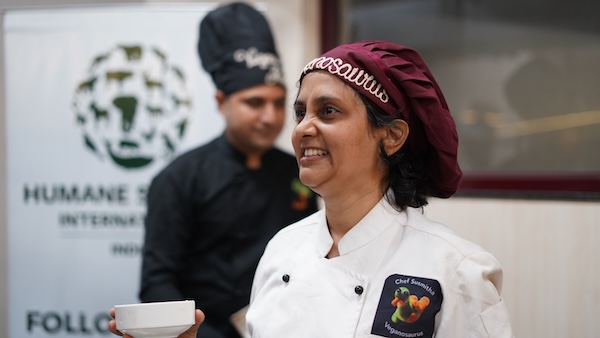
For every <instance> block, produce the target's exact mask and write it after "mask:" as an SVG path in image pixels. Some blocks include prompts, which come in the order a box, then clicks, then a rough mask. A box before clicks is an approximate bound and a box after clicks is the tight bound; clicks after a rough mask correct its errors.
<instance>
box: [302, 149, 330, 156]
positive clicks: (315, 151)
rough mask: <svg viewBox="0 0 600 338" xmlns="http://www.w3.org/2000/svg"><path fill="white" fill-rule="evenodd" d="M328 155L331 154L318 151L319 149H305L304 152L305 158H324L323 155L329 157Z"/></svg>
mask: <svg viewBox="0 0 600 338" xmlns="http://www.w3.org/2000/svg"><path fill="white" fill-rule="evenodd" d="M327 154H329V153H328V152H327V151H325V150H318V149H305V150H304V156H323V155H327Z"/></svg>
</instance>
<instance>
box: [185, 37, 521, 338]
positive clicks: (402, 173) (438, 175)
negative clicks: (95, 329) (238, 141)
mask: <svg viewBox="0 0 600 338" xmlns="http://www.w3.org/2000/svg"><path fill="white" fill-rule="evenodd" d="M299 84H300V87H299V92H298V96H297V98H296V101H295V103H294V110H295V117H296V120H297V125H296V127H295V129H294V131H293V134H292V143H293V146H294V151H295V154H296V159H297V161H298V165H299V169H300V173H299V175H300V180H301V181H302V183H304V184H305V185H307V186H308V187H310V188H311V189H312V190H313V191H315V192H316V193H318V194H319V195H320V196H321V197H322V198H323V201H324V208H323V209H322V210H321V211H318V212H317V213H315V214H313V215H312V216H309V217H308V218H305V219H303V220H301V221H299V222H297V223H294V224H292V225H290V226H288V227H286V228H284V229H283V230H281V231H280V232H279V233H278V234H277V235H275V237H274V238H273V239H271V241H270V242H269V244H268V246H267V248H266V250H265V252H264V254H263V256H262V258H261V261H260V263H259V266H258V268H257V271H256V274H255V277H254V282H253V287H252V297H251V303H250V307H249V310H248V313H247V315H246V322H247V327H248V331H249V335H250V336H251V337H253V338H279V337H286V338H290V337H298V338H323V337H327V338H353V337H436V338H442V337H444V338H446V337H452V338H465V337H513V334H512V329H511V325H510V321H509V316H508V312H507V308H506V305H505V303H504V300H503V299H502V297H501V296H500V292H501V287H502V269H501V266H500V264H499V263H498V261H497V260H496V259H495V258H494V256H493V255H491V254H490V253H489V252H487V251H486V250H484V249H483V248H481V247H480V246H478V245H476V244H474V243H472V242H470V241H467V240H466V239H464V238H462V237H460V236H459V235H457V234H456V233H455V232H453V231H452V230H451V229H449V228H447V227H446V226H444V225H442V224H440V223H436V222H433V221H431V220H429V219H427V218H426V217H425V216H424V215H423V207H424V206H425V205H426V204H427V199H428V198H429V197H439V198H448V197H450V196H452V195H453V194H454V193H455V192H456V190H457V189H458V186H459V183H460V179H461V176H462V173H461V170H460V168H459V165H458V162H457V148H458V140H457V132H456V127H455V124H454V121H453V119H452V116H451V114H450V111H449V109H448V105H447V104H446V101H445V99H444V97H443V94H442V92H441V90H440V88H439V86H438V84H437V83H436V81H435V79H434V78H433V76H432V74H431V72H430V71H429V69H428V67H427V66H426V64H425V62H424V61H423V59H422V58H421V56H420V55H419V54H418V53H417V52H416V51H414V50H412V49H410V48H407V47H405V46H400V45H396V44H392V43H388V42H384V41H363V42H358V43H352V44H346V45H341V46H338V47H336V48H334V49H332V50H330V51H328V52H326V53H324V54H323V55H322V56H320V57H318V58H316V59H314V60H313V61H311V62H310V63H308V65H307V66H306V67H305V68H304V71H303V73H302V75H301V77H300V82H299ZM197 318H198V319H199V322H200V320H201V319H202V314H201V313H197ZM187 334H189V336H188V337H190V338H191V337H193V329H192V330H191V331H190V332H188V333H187ZM181 337H182V338H183V337H184V336H183V335H182V336H181Z"/></svg>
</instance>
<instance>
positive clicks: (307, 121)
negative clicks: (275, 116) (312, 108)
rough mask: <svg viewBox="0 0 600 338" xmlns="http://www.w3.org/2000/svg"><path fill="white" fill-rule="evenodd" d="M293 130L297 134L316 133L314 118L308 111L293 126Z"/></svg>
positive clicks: (309, 134)
mask: <svg viewBox="0 0 600 338" xmlns="http://www.w3.org/2000/svg"><path fill="white" fill-rule="evenodd" d="M294 132H295V133H296V134H298V136H312V135H314V134H315V133H316V127H315V118H314V116H311V115H309V114H308V113H307V114H306V115H304V118H302V120H300V121H299V122H298V124H297V125H296V127H295V128H294Z"/></svg>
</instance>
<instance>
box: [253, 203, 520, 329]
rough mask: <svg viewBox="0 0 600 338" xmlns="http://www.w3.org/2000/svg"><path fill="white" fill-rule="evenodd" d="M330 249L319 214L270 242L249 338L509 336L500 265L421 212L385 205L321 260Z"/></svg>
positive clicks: (258, 273) (257, 285)
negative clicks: (332, 254) (337, 254)
mask: <svg viewBox="0 0 600 338" xmlns="http://www.w3.org/2000/svg"><path fill="white" fill-rule="evenodd" d="M332 244H333V240H332V238H331V236H330V234H329V231H328V227H327V222H326V215H325V211H324V210H321V211H319V212H317V213H315V214H313V215H312V216H309V217H307V218H305V219H303V220H301V221H299V222H297V223H295V224H293V225H290V226H289V227H287V228H285V229H283V230H281V231H280V232H279V233H278V234H277V235H276V236H275V237H274V238H273V239H272V240H271V241H270V242H269V244H268V246H267V248H266V250H265V252H264V254H263V257H262V259H261V261H260V263H259V266H258V268H257V271H256V275H255V279H254V284H253V287H252V296H251V302H250V308H249V311H248V313H247V316H246V321H247V326H248V330H249V332H250V334H251V336H252V337H253V338H280V337H286V338H292V337H298V338H313V337H314V338H317V337H319V338H350V337H437V338H445V337H453V338H468V337H513V334H512V329H511V326H510V321H509V316H508V312H507V309H506V306H505V304H504V301H503V300H502V298H501V297H500V291H501V286H502V270H501V267H500V264H499V263H498V261H497V260H496V259H495V258H494V257H493V256H492V255H491V254H490V253H488V252H487V251H485V250H484V249H483V248H481V247H480V246H478V245H476V244H474V243H472V242H469V241H467V240H465V239H463V238H461V237H459V236H458V235H457V234H456V233H454V232H453V231H452V230H450V229H449V228H447V227H446V226H444V225H442V224H439V223H436V222H433V221H430V220H428V219H427V218H425V217H424V216H423V215H422V213H421V210H420V209H414V208H408V210H406V211H405V212H398V211H396V210H395V209H394V208H393V207H392V206H391V205H390V204H389V203H388V202H387V201H386V200H385V199H382V200H381V201H380V202H379V203H378V204H377V205H376V206H375V207H374V208H373V209H372V210H371V211H370V212H369V213H368V214H367V215H366V216H365V217H364V218H363V219H362V220H361V221H360V222H359V223H358V224H356V226H355V227H354V228H352V229H351V230H350V231H349V232H348V233H346V235H345V236H344V237H343V238H342V239H341V240H340V242H339V244H338V250H339V253H340V256H338V257H335V258H332V259H327V258H326V256H327V254H328V252H329V250H330V249H331V246H332ZM402 294H404V295H409V294H412V295H413V296H412V297H413V298H414V299H413V302H411V301H408V302H407V299H408V298H406V297H404V300H400V298H402V297H403V296H402ZM396 295H399V296H398V299H395V298H396ZM423 298H428V299H427V301H428V302H426V303H428V304H426V306H425V307H423V306H417V305H415V307H413V308H411V307H410V304H415V303H414V301H416V300H423ZM419 304H421V303H419ZM421 305H422V304H421ZM415 309H417V310H415ZM396 310H398V311H396ZM412 312H415V313H414V314H413V315H412V316H413V318H412V319H411V320H412V322H408V321H411V320H407V316H408V315H409V314H410V313H412ZM400 314H404V315H405V316H401V315H400ZM415 316H416V318H418V319H416V320H415V318H414V317H415ZM394 317H395V318H394Z"/></svg>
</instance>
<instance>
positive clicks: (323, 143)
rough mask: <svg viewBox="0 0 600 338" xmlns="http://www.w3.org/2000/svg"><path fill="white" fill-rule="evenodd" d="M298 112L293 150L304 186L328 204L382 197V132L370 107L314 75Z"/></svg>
mask: <svg viewBox="0 0 600 338" xmlns="http://www.w3.org/2000/svg"><path fill="white" fill-rule="evenodd" d="M294 110H295V116H296V120H297V122H298V124H297V125H296V127H295V128H294V131H293V133H292V144H293V146H294V151H295V154H296V159H297V161H298V166H299V169H300V180H301V181H302V183H304V184H305V185H307V186H309V187H310V188H311V189H312V190H314V191H315V192H317V193H318V194H320V195H321V196H322V197H323V198H324V199H326V198H327V197H329V196H335V195H336V194H355V193H358V194H362V193H368V192H372V191H373V189H377V190H378V191H380V185H381V183H382V179H383V176H384V175H385V170H386V169H385V165H384V164H383V162H382V160H381V159H380V156H379V139H381V130H379V129H375V128H373V127H371V126H370V125H369V122H368V120H367V112H366V108H365V105H364V104H363V102H362V101H361V99H360V97H359V96H358V94H356V92H355V91H354V90H353V89H352V88H351V87H349V86H348V85H346V84H345V83H344V82H343V81H342V80H341V79H339V78H337V77H336V76H334V75H331V74H329V73H327V72H323V71H314V72H311V73H309V74H307V75H306V76H305V77H304V79H303V81H302V84H301V86H300V90H299V92H298V97H297V99H296V102H295V103H294Z"/></svg>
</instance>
